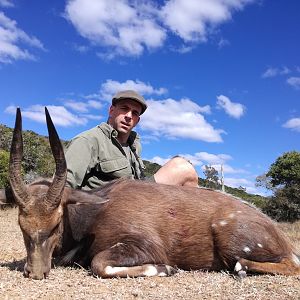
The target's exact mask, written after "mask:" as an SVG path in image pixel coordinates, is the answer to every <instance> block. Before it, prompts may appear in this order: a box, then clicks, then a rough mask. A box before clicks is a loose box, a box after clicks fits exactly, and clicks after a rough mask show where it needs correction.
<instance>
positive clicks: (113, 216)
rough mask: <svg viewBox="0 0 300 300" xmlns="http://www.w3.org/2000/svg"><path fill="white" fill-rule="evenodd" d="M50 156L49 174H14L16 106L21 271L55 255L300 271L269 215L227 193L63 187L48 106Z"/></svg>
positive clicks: (31, 270) (115, 272)
mask: <svg viewBox="0 0 300 300" xmlns="http://www.w3.org/2000/svg"><path fill="white" fill-rule="evenodd" d="M46 119H47V126H48V132H49V140H50V144H51V149H52V152H53V156H54V158H55V161H56V172H55V175H54V178H53V180H52V182H49V181H45V180H44V181H39V182H35V183H33V184H31V185H29V186H26V185H25V184H24V183H23V181H22V179H21V159H22V151H23V149H22V147H23V145H22V128H21V123H22V122H21V113H20V110H19V109H18V110H17V116H16V124H15V129H14V135H13V141H12V146H11V158H10V169H9V179H10V184H11V188H12V191H13V195H14V199H15V201H16V203H17V205H18V206H19V224H20V227H21V230H22V232H23V236H24V242H25V246H26V250H27V262H26V264H25V267H24V274H25V276H28V277H30V278H34V279H42V278H45V277H47V275H48V273H49V271H50V268H51V258H52V256H60V257H62V260H63V261H65V262H67V261H74V260H76V261H77V262H79V263H81V264H86V265H87V266H90V267H91V270H92V272H93V273H94V274H95V275H96V276H100V277H103V278H109V277H126V276H154V275H158V276H167V275H171V274H173V273H174V272H175V271H176V270H177V268H179V269H183V270H198V269H204V270H216V271H217V270H229V271H233V272H235V273H237V274H238V275H239V276H244V275H245V274H246V272H255V273H270V274H283V275H297V274H298V275H299V274H300V262H299V259H298V257H297V255H296V254H295V251H294V250H293V248H292V246H291V244H290V243H289V242H288V241H287V239H286V238H285V237H284V235H283V233H282V232H281V231H280V230H279V229H278V228H277V227H276V225H275V224H274V223H273V222H272V221H271V220H270V219H269V218H268V217H266V216H265V215H263V214H262V213H261V212H259V211H258V210H257V209H255V208H253V207H251V206H249V205H247V204H245V203H243V202H241V201H239V200H236V199H235V198H233V197H231V196H229V195H226V194H224V193H220V192H216V191H212V190H206V189H197V188H187V187H185V188H183V187H176V186H168V185H159V184H155V183H150V182H144V181H134V180H122V179H121V180H117V181H115V182H112V183H110V184H108V185H107V186H105V187H104V188H102V189H98V190H95V191H93V192H83V191H79V190H72V189H70V188H66V187H65V183H66V170H67V167H66V161H65V158H64V153H63V148H62V146H61V143H60V141H59V138H58V135H57V133H56V130H55V127H54V125H53V123H52V121H51V118H50V116H49V113H48V111H47V109H46Z"/></svg>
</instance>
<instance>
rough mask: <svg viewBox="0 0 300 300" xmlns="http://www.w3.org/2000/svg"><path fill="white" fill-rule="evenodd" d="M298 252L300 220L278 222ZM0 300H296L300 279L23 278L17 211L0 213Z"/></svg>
mask: <svg viewBox="0 0 300 300" xmlns="http://www.w3.org/2000/svg"><path fill="white" fill-rule="evenodd" d="M280 226H281V227H282V229H283V230H284V231H285V232H286V233H287V235H288V236H289V237H290V239H291V240H292V242H293V243H294V244H295V246H296V247H297V248H298V249H300V222H298V223H295V224H292V225H291V224H281V225H280ZM0 227H1V231H0V232H1V233H0V234H1V235H0V237H1V244H0V299H61V298H64V299H122V300H123V299H167V298H169V299H239V300H240V299H255V300H259V299H272V300H276V299H280V300H284V299H300V276H293V277H284V276H249V277H247V278H246V279H244V280H242V281H238V280H235V279H234V278H233V277H232V276H231V275H229V274H226V273H207V272H183V273H179V274H176V275H175V276H172V277H168V278H157V277H156V278H135V279H133V278H127V279H106V280H104V279H98V278H94V277H93V276H91V275H90V274H89V273H88V272H87V271H86V270H83V269H80V268H77V269H75V268H61V267H59V268H54V269H53V270H51V273H50V276H49V278H48V279H46V280H41V281H35V280H30V279H27V278H24V277H23V274H22V269H23V266H24V258H25V255H26V254H25V249H24V245H23V238H22V234H21V232H20V229H19V227H18V225H17V210H16V209H9V210H4V211H3V210H0Z"/></svg>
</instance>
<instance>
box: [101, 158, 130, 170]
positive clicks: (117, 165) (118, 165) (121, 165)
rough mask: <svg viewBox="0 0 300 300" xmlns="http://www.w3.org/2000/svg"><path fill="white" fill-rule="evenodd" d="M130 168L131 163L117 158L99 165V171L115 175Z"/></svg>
mask: <svg viewBox="0 0 300 300" xmlns="http://www.w3.org/2000/svg"><path fill="white" fill-rule="evenodd" d="M128 167H129V162H128V161H127V159H126V158H115V159H112V160H106V161H101V162H99V164H98V171H101V172H103V173H115V172H119V171H121V172H122V171H124V170H125V169H127V168H128Z"/></svg>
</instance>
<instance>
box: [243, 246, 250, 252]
mask: <svg viewBox="0 0 300 300" xmlns="http://www.w3.org/2000/svg"><path fill="white" fill-rule="evenodd" d="M243 251H244V252H246V253H248V252H251V249H250V248H249V247H247V246H246V247H245V248H244V249H243Z"/></svg>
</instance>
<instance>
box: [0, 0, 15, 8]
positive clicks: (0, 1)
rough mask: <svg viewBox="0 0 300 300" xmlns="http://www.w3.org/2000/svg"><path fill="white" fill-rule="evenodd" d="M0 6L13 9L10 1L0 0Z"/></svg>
mask: <svg viewBox="0 0 300 300" xmlns="http://www.w3.org/2000/svg"><path fill="white" fill-rule="evenodd" d="M0 6H2V7H13V6H14V4H13V2H12V1H10V0H0Z"/></svg>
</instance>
